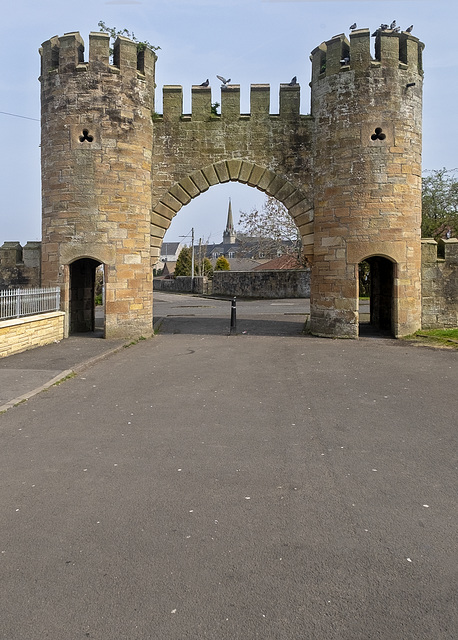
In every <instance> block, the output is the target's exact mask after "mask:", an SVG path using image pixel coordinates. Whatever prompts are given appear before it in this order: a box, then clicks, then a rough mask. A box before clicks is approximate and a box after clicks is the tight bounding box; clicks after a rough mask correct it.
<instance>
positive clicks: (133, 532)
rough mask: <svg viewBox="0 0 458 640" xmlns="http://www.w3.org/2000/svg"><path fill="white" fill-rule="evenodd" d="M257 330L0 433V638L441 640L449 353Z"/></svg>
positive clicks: (46, 396)
mask: <svg viewBox="0 0 458 640" xmlns="http://www.w3.org/2000/svg"><path fill="white" fill-rule="evenodd" d="M165 304H166V303H164V305H165ZM226 304H227V303H226ZM241 306H242V305H241ZM156 308H157V307H156ZM164 309H165V307H164ZM226 312H227V307H226ZM208 313H210V312H208ZM218 313H219V312H218ZM218 313H216V312H215V315H218ZM221 314H223V311H221ZM246 315H247V316H248V315H249V314H246ZM266 315H267V316H272V317H271V318H268V320H269V323H270V324H269V328H267V323H261V324H262V327H263V329H262V331H261V334H260V335H257V334H256V332H255V331H256V327H255V324H256V323H255V322H254V321H253V322H252V323H251V327H252V333H249V332H248V329H244V328H243V324H242V322H243V317H242V316H243V314H242V312H240V323H241V325H240V333H237V335H232V336H228V335H224V334H223V335H221V334H220V335H217V334H216V333H211V331H209V330H208V326H207V324H208V323H207V321H205V322H204V321H203V320H202V319H199V318H198V317H194V323H193V324H192V325H191V324H190V322H191V317H190V316H188V317H187V318H186V317H184V315H183V316H181V317H178V316H177V315H176V314H173V313H170V314H169V313H164V316H163V320H162V323H161V330H160V333H159V335H158V336H157V337H156V338H154V339H151V340H146V341H141V342H139V343H138V344H136V345H134V346H131V347H130V348H128V349H122V350H120V351H118V352H117V353H115V354H113V355H111V356H110V357H109V358H106V359H102V360H100V361H98V362H96V363H94V364H93V365H91V366H88V367H86V368H85V369H84V370H83V371H81V372H80V373H79V374H78V375H77V376H76V377H74V378H72V379H70V380H67V381H66V382H64V383H63V384H61V385H59V386H57V387H52V388H50V389H49V390H47V391H45V392H43V393H39V394H38V395H35V396H34V397H32V398H31V399H30V400H28V401H27V402H26V403H24V404H21V405H20V406H17V407H14V408H12V409H10V410H9V411H7V412H6V413H4V414H2V415H0V477H1V486H2V491H1V494H0V571H1V574H0V575H1V580H0V603H1V616H0V638H5V639H8V640H29V639H30V640H41V639H44V638H53V639H54V638H56V639H57V638H58V639H59V640H67V639H68V640H74V639H79V638H81V639H85V638H92V639H97V640H108V639H110V640H112V639H114V640H121V639H123V640H124V639H129V640H137V639H149V638H152V639H153V638H154V639H156V638H157V639H161V640H181V639H183V640H184V639H187V638H191V639H200V638H211V639H214V640H229V639H235V638H236V639H239V638H240V639H251V638H263V639H275V640H277V639H278V640H286V639H296V638H304V639H309V638H310V639H312V640H315V639H316V640H318V639H319V640H322V639H323V640H362V639H379V638H380V639H383V640H395V639H396V640H399V639H403V640H404V639H409V640H410V639H411V640H414V639H415V640H431V639H434V640H445V639H452V638H456V635H457V634H456V631H457V626H458V619H457V604H458V603H457V580H456V578H457V572H456V542H457V540H456V531H457V508H456V507H457V503H456V467H457V459H456V423H457V420H456V415H457V408H458V406H457V405H458V400H457V393H456V390H457V388H458V354H457V352H456V351H451V350H432V349H429V348H424V347H413V346H411V345H409V344H405V343H403V342H402V341H395V340H391V339H383V338H363V339H361V340H359V341H340V340H325V339H319V338H312V337H309V336H304V335H301V333H300V331H297V330H298V328H299V325H300V323H298V324H297V325H296V324H294V326H293V325H291V327H290V328H291V331H290V333H289V334H288V333H287V331H286V329H285V328H283V329H279V327H277V331H279V334H274V331H275V327H274V324H275V320H274V317H273V316H274V314H270V313H269V314H266ZM205 317H209V316H205ZM221 319H222V315H221ZM246 319H247V320H248V319H249V318H248V317H247V318H246ZM264 320H266V318H264ZM277 320H278V322H279V324H282V323H283V322H286V323H287V322H290V321H291V316H289V317H287V318H286V320H285V317H283V316H282V317H281V318H277ZM199 323H200V329H199V328H198V327H197V326H196V324H199ZM242 331H247V333H242ZM282 332H283V333H282ZM56 346H57V345H56ZM57 369H59V367H57Z"/></svg>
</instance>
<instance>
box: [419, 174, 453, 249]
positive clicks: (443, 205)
mask: <svg viewBox="0 0 458 640" xmlns="http://www.w3.org/2000/svg"><path fill="white" fill-rule="evenodd" d="M457 171H458V169H445V168H444V169H434V170H432V171H425V174H426V175H425V176H424V177H423V181H422V198H421V204H422V222H421V235H422V237H423V238H436V239H437V238H441V237H444V236H445V235H446V233H449V234H451V235H453V236H454V237H456V236H457V234H458V179H457V176H456V173H457Z"/></svg>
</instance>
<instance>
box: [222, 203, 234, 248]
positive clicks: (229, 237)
mask: <svg viewBox="0 0 458 640" xmlns="http://www.w3.org/2000/svg"><path fill="white" fill-rule="evenodd" d="M235 241H236V235H235V229H234V220H233V219H232V203H231V199H230V198H229V207H228V210H227V222H226V229H225V231H224V233H223V244H225V245H227V244H235Z"/></svg>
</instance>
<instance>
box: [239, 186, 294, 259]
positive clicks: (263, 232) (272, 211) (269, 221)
mask: <svg viewBox="0 0 458 640" xmlns="http://www.w3.org/2000/svg"><path fill="white" fill-rule="evenodd" d="M239 224H240V226H241V231H242V235H241V242H242V246H243V244H244V238H246V241H247V246H248V245H251V246H252V245H253V240H254V239H256V241H257V244H258V247H257V253H264V254H272V253H277V251H282V252H285V242H289V243H290V247H291V249H290V251H287V252H288V253H293V254H294V255H297V257H298V258H300V256H301V253H302V238H301V235H300V233H299V229H298V228H297V226H296V223H295V222H294V220H293V218H292V217H291V216H290V214H289V212H288V209H287V208H286V207H285V205H284V204H282V203H281V202H279V201H278V200H277V199H276V198H274V197H272V196H266V201H265V202H264V204H263V205H262V207H261V209H260V210H259V209H251V211H250V212H245V211H241V212H240V220H239Z"/></svg>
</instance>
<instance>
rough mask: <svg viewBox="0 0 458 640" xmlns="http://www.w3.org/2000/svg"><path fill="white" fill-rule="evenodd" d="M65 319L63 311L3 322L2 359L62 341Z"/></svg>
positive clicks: (1, 327) (1, 328) (0, 330)
mask: <svg viewBox="0 0 458 640" xmlns="http://www.w3.org/2000/svg"><path fill="white" fill-rule="evenodd" d="M64 319H65V314H64V313H63V312H62V311H53V312H51V313H41V314H39V315H35V316H28V317H27V318H16V319H13V320H1V321H0V358H4V357H5V356H10V355H12V354H13V353H20V352H21V351H26V350H27V349H33V348H34V347H41V346H43V345H45V344H50V343H52V342H55V341H56V340H57V341H58V340H62V338H63V337H64Z"/></svg>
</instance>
